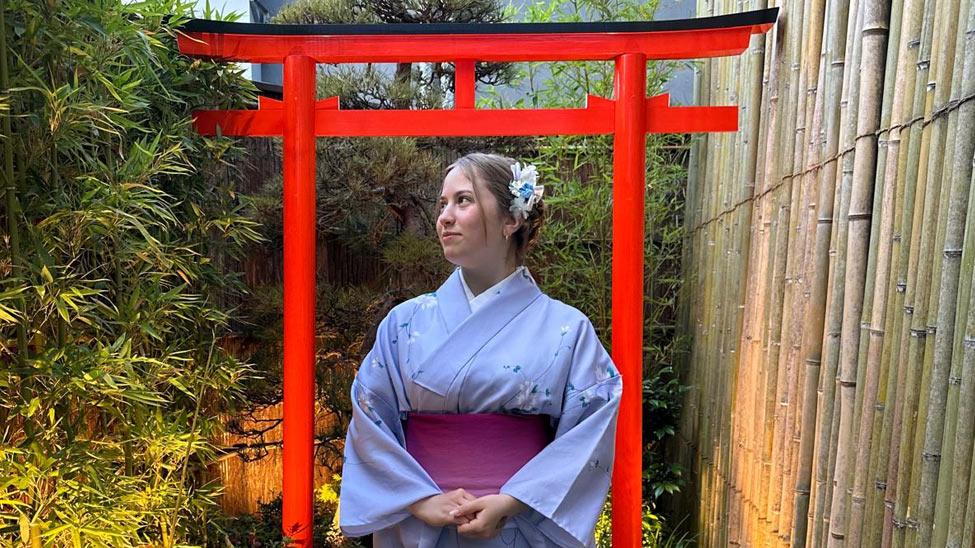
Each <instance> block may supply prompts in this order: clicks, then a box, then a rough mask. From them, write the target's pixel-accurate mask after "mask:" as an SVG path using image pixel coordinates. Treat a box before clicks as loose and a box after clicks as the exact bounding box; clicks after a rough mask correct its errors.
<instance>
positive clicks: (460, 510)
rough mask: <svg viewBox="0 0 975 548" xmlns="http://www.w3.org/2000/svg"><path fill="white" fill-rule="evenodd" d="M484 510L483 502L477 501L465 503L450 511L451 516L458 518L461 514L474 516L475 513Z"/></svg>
mask: <svg viewBox="0 0 975 548" xmlns="http://www.w3.org/2000/svg"><path fill="white" fill-rule="evenodd" d="M483 509H484V501H482V500H480V499H477V500H472V501H470V502H465V503H464V504H461V505H460V506H458V507H457V508H454V509H453V510H451V511H450V515H451V516H460V515H463V514H476V513H477V512H479V511H481V510H483Z"/></svg>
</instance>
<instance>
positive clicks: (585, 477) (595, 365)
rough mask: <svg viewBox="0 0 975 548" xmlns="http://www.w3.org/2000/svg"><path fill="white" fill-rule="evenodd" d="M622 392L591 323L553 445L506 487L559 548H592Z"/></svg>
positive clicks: (579, 346)
mask: <svg viewBox="0 0 975 548" xmlns="http://www.w3.org/2000/svg"><path fill="white" fill-rule="evenodd" d="M622 391H623V383H622V378H621V377H620V375H619V373H618V372H617V370H616V367H615V366H614V364H613V362H612V360H611V358H610V356H609V354H608V353H607V352H606V350H605V349H604V348H603V346H602V344H601V343H600V341H599V338H598V337H597V335H596V330H595V329H594V328H593V326H592V324H591V323H590V322H589V320H588V318H586V319H585V320H584V321H583V325H582V327H581V328H580V334H579V338H578V340H577V342H576V346H575V348H574V349H573V354H572V363H571V370H570V373H569V382H568V384H567V386H566V390H565V394H564V396H563V408H562V415H561V417H560V419H559V424H558V428H557V430H556V433H555V438H554V440H553V441H552V442H551V443H550V444H549V445H547V446H546V447H545V449H543V450H542V451H541V452H540V453H538V454H537V455H535V457H534V458H532V460H530V461H528V463H527V464H525V466H524V467H522V468H521V469H520V470H519V471H518V472H517V473H515V475H514V476H512V478H511V479H510V480H508V482H507V483H505V485H503V486H502V487H501V492H502V493H505V494H508V495H511V496H513V497H515V498H517V499H518V500H520V501H522V502H523V503H525V504H527V505H529V506H530V507H531V509H532V512H531V513H530V514H529V515H528V516H526V517H525V519H527V520H529V521H530V522H532V523H534V524H535V526H536V527H537V528H538V529H539V531H541V532H542V533H543V534H544V535H545V536H547V537H549V539H551V540H552V541H553V542H554V543H555V544H557V545H559V546H571V547H588V546H593V530H594V529H595V526H596V520H597V519H598V518H599V513H600V511H601V510H602V507H603V503H604V502H605V500H606V494H607V492H608V491H609V485H610V478H611V476H612V471H613V458H614V453H615V441H616V419H617V412H618V411H619V405H620V397H621V396H622Z"/></svg>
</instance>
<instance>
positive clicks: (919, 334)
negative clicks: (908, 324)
mask: <svg viewBox="0 0 975 548" xmlns="http://www.w3.org/2000/svg"><path fill="white" fill-rule="evenodd" d="M911 336H912V337H916V338H918V339H923V338H925V337H927V336H928V330H927V329H924V328H921V329H916V328H912V329H911Z"/></svg>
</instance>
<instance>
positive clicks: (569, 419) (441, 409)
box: [339, 267, 623, 548]
mask: <svg viewBox="0 0 975 548" xmlns="http://www.w3.org/2000/svg"><path fill="white" fill-rule="evenodd" d="M464 287H465V284H464V283H463V282H462V280H461V271H460V268H459V267H458V268H457V269H455V270H454V272H453V273H452V274H451V275H450V277H449V278H447V280H446V281H445V282H444V283H443V285H441V286H440V288H438V289H437V291H436V292H433V293H427V294H424V295H420V296H419V297H415V298H413V299H410V300H408V301H406V302H403V303H401V304H399V305H397V306H396V307H394V308H393V310H391V311H390V312H389V314H388V315H387V316H386V317H385V318H384V319H383V320H382V322H380V324H379V328H378V331H377V335H376V342H375V345H374V346H373V348H372V349H371V350H370V352H369V354H367V355H366V357H365V359H364V360H363V363H362V365H361V366H360V368H359V371H358V373H357V375H356V379H355V381H354V382H353V385H352V405H353V414H352V421H351V423H350V424H349V431H348V435H347V437H346V444H345V462H344V464H343V468H342V489H341V493H340V501H339V524H340V526H341V529H342V532H343V533H344V534H345V535H348V536H353V537H355V536H362V535H366V534H369V533H374V536H373V545H374V546H376V547H379V548H387V547H400V546H402V547H409V548H413V547H419V548H434V547H488V546H515V547H529V546H530V547H546V546H572V547H589V546H594V545H595V541H594V537H593V529H594V527H595V523H596V519H597V517H598V516H599V512H600V510H601V508H602V505H603V502H604V500H605V497H606V493H607V491H608V489H609V483H610V477H611V475H612V468H613V456H614V441H615V433H616V418H617V412H618V410H619V402H620V396H621V393H622V386H623V385H622V378H621V377H620V375H619V373H618V371H617V369H616V367H615V366H614V364H613V362H612V360H611V359H610V356H609V354H608V353H607V352H606V350H605V349H604V348H603V346H602V344H601V343H600V341H599V339H598V338H597V336H596V331H595V329H594V328H593V326H592V323H591V322H590V321H589V319H588V318H587V317H586V316H585V314H583V313H582V312H580V311H579V310H577V309H576V308H573V307H572V306H569V305H567V304H565V303H563V302H561V301H558V300H555V299H552V298H550V297H548V296H546V295H545V294H543V293H542V292H541V291H540V290H539V288H538V286H537V285H536V284H535V281H534V279H532V277H531V275H530V273H529V272H528V270H527V269H526V268H523V267H522V268H520V269H519V271H518V272H517V275H515V276H510V277H509V278H508V279H506V280H504V281H503V283H499V284H497V285H496V286H495V287H493V288H491V289H490V290H488V291H492V292H494V293H495V294H494V295H491V298H490V299H489V300H487V301H486V302H485V303H484V304H483V306H480V307H476V310H475V311H474V312H473V313H472V312H471V307H470V304H469V303H468V299H467V295H466V294H465V290H464ZM410 411H413V412H419V413H499V412H500V413H528V414H545V415H549V416H550V417H551V424H552V426H553V428H554V430H555V439H554V440H553V441H552V442H551V443H550V444H549V445H548V446H546V447H545V449H543V450H542V451H541V452H540V453H538V454H537V455H536V456H535V457H534V458H532V459H531V460H530V461H529V462H528V463H527V464H525V466H524V467H522V468H521V469H520V470H519V471H518V472H517V473H516V474H515V475H514V476H513V477H512V478H511V479H510V480H509V481H508V482H507V483H505V484H504V485H503V486H502V488H501V492H502V493H506V494H509V495H511V496H513V497H515V498H516V499H518V500H520V501H522V502H524V503H525V504H527V505H529V506H530V507H531V509H530V510H528V511H525V512H522V513H520V514H518V515H516V516H514V517H513V518H511V519H509V520H507V522H506V523H505V524H504V527H503V529H502V531H501V533H500V534H499V535H498V536H496V537H495V538H493V539H490V540H478V539H473V538H470V537H467V536H464V535H460V534H458V532H457V527H456V526H447V527H432V526H430V525H427V524H426V523H424V522H422V521H420V520H419V519H417V518H416V517H414V516H413V515H412V514H411V513H410V512H409V510H408V506H409V505H410V504H412V503H413V502H416V501H418V500H420V499H423V498H426V497H429V496H431V495H437V494H440V493H441V492H442V491H441V490H440V488H439V487H437V485H436V483H434V481H433V480H432V479H431V478H430V475H429V474H427V472H426V471H425V470H423V468H422V467H420V465H419V464H418V463H417V462H416V460H415V459H414V458H413V457H412V456H411V455H410V454H409V453H408V452H407V451H406V449H405V436H404V432H403V426H402V423H401V420H402V419H404V418H405V417H406V413H407V412H410ZM485 458H490V455H485ZM471 474H477V463H476V462H472V463H471Z"/></svg>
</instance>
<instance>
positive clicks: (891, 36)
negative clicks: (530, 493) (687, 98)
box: [675, 0, 975, 548]
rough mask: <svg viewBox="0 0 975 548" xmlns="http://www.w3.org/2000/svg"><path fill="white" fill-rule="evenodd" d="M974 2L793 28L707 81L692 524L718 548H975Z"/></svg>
mask: <svg viewBox="0 0 975 548" xmlns="http://www.w3.org/2000/svg"><path fill="white" fill-rule="evenodd" d="M973 4H975V2H973V0H894V1H893V2H888V1H882V0H802V1H799V0H783V1H782V2H777V3H769V2H764V1H754V0H753V1H742V0H739V1H730V0H710V1H705V0H699V1H698V15H699V16H707V15H718V14H724V13H733V12H738V11H743V10H749V9H762V8H765V7H770V6H773V5H777V6H779V7H780V16H779V20H778V22H777V24H776V26H775V27H774V28H773V30H772V32H770V33H768V34H767V35H756V36H754V37H753V38H752V42H751V46H750V49H749V50H748V52H747V54H746V55H743V56H740V57H733V58H727V59H714V60H708V61H702V62H701V63H699V64H698V65H697V70H698V73H697V78H696V82H695V92H696V95H697V101H698V104H702V105H720V104H737V105H739V107H740V109H739V112H740V131H738V132H737V133H733V134H707V135H701V136H699V137H697V138H695V141H694V144H693V147H692V153H691V159H690V167H689V174H688V189H687V204H686V211H685V227H686V234H685V238H686V240H685V250H686V251H685V262H684V277H685V285H684V293H683V296H682V297H683V298H682V300H681V317H680V320H681V325H682V329H683V331H684V332H685V333H687V334H689V335H691V336H692V337H693V344H692V347H691V350H690V352H689V354H688V357H687V361H686V363H685V365H684V368H683V375H684V377H683V381H684V383H685V384H687V385H689V386H690V387H691V389H690V390H689V391H688V392H687V394H686V399H685V402H684V409H683V415H682V418H681V427H680V432H679V436H678V438H679V441H678V442H677V444H676V446H675V451H676V456H677V458H678V460H679V461H680V462H682V463H683V464H684V465H685V467H687V468H688V470H689V484H688V485H687V486H686V487H685V488H684V490H683V492H682V493H681V494H679V495H678V497H677V500H676V501H675V504H676V505H677V507H678V508H680V509H682V510H683V511H685V512H687V514H688V515H689V516H691V521H692V524H693V527H694V529H695V530H696V532H697V533H698V535H699V537H698V538H699V541H700V544H701V545H702V546H729V545H736V546H849V547H856V546H885V547H886V546H896V547H901V546H905V547H925V548H926V547H929V546H935V547H942V546H951V547H966V548H967V547H973V546H975V538H973V536H975V458H973V452H975V291H973V290H972V289H973V281H975V280H973V278H975V197H973V194H975V185H973V181H975V178H973V163H975V8H973Z"/></svg>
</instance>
